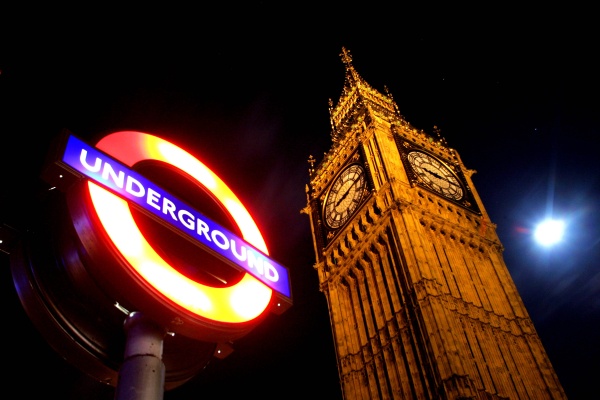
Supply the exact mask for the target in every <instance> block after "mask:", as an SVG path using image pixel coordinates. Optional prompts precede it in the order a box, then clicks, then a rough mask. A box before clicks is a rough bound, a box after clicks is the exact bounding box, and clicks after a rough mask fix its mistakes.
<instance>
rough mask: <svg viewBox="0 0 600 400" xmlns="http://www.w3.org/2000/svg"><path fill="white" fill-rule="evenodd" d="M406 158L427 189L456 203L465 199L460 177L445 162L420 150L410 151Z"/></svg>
mask: <svg viewBox="0 0 600 400" xmlns="http://www.w3.org/2000/svg"><path fill="white" fill-rule="evenodd" d="M406 158H407V160H408V162H409V163H410V165H411V167H412V169H413V171H414V172H415V174H416V176H417V177H418V179H419V180H420V181H421V182H423V183H424V184H425V185H426V186H427V187H429V188H431V189H432V190H434V191H436V192H437V193H439V194H441V195H442V196H444V197H447V198H449V199H452V200H455V201H460V200H462V199H463V198H464V197H465V189H464V187H463V185H462V184H461V183H460V180H459V179H458V176H457V175H456V174H455V173H454V172H453V171H452V169H450V167H448V166H447V165H446V164H445V163H444V162H443V161H441V160H439V159H438V158H436V157H434V156H432V155H430V154H428V153H425V152H422V151H419V150H412V151H409V152H408V154H407V155H406Z"/></svg>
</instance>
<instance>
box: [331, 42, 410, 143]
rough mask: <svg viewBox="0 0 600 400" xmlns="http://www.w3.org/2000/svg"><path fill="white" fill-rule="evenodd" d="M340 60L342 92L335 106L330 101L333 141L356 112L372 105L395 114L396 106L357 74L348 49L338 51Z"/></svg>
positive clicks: (354, 116) (336, 139) (388, 97)
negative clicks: (343, 73)
mask: <svg viewBox="0 0 600 400" xmlns="http://www.w3.org/2000/svg"><path fill="white" fill-rule="evenodd" d="M340 57H341V59H342V62H343V63H344V67H345V69H346V74H345V77H344V86H343V88H342V94H341V96H340V98H339V100H338V102H337V104H336V105H335V106H333V103H332V102H331V101H330V104H329V115H330V120H331V127H332V132H331V137H332V140H333V141H334V142H338V141H339V140H340V139H341V136H342V135H343V134H344V133H343V132H345V131H346V130H345V129H344V127H345V126H346V125H348V124H350V125H351V124H352V123H353V122H352V121H354V120H355V119H356V117H357V116H358V114H361V113H364V112H366V110H367V109H369V108H372V107H379V108H384V109H387V110H389V111H390V112H392V113H394V114H397V115H398V116H399V112H398V110H397V106H396V105H395V104H394V101H393V100H392V98H391V96H387V95H384V94H381V93H380V92H379V91H377V90H375V89H373V88H372V87H371V86H370V85H369V84H368V83H367V82H366V81H365V80H364V79H363V78H362V77H361V76H360V75H359V74H358V72H356V69H355V68H354V65H353V64H352V54H351V53H350V50H348V49H347V48H345V47H342V52H341V53H340Z"/></svg>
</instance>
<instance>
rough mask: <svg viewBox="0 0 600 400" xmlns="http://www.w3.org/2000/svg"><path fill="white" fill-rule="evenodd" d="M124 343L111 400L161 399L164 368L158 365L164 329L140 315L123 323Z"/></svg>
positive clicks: (160, 358) (133, 313) (129, 316)
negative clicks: (123, 353) (125, 336)
mask: <svg viewBox="0 0 600 400" xmlns="http://www.w3.org/2000/svg"><path fill="white" fill-rule="evenodd" d="M125 332H126V335H127V341H126V344H125V355H124V360H123V364H122V365H121V368H120V370H119V380H118V382H117V387H116V393H115V400H162V399H163V395H164V384H165V365H164V363H163V362H162V353H163V337H164V335H165V333H166V332H165V329H163V328H161V327H159V326H158V325H157V324H156V323H154V322H153V321H150V320H149V319H148V318H146V317H145V316H144V315H143V314H142V313H140V312H132V313H130V314H129V315H128V316H127V319H126V320H125Z"/></svg>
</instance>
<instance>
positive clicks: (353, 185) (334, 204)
mask: <svg viewBox="0 0 600 400" xmlns="http://www.w3.org/2000/svg"><path fill="white" fill-rule="evenodd" d="M365 188H366V180H365V170H364V169H363V168H362V167H361V166H360V165H357V164H354V165H351V166H350V167H348V168H346V169H345V170H344V171H343V172H342V173H341V174H340V175H339V176H338V177H337V179H336V180H335V182H334V183H333V186H331V189H329V193H328V194H327V200H325V209H324V213H325V221H326V222H327V225H329V227H331V228H339V227H340V226H342V225H343V224H344V223H345V222H346V221H347V220H348V219H349V218H350V217H351V216H352V214H353V213H354V211H355V210H356V209H357V208H358V206H359V205H360V202H361V200H362V198H363V196H364V194H365Z"/></svg>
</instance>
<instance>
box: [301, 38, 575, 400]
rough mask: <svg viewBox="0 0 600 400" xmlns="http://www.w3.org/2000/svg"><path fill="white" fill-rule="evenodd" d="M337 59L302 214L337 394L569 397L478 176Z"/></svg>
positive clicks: (345, 58) (346, 58) (347, 58)
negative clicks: (341, 76) (338, 82)
mask: <svg viewBox="0 0 600 400" xmlns="http://www.w3.org/2000/svg"><path fill="white" fill-rule="evenodd" d="M341 56H342V61H343V62H344V64H345V68H346V75H345V83H344V88H343V90H342V94H341V97H340V99H339V101H338V103H337V105H335V106H334V105H333V104H330V113H331V129H332V131H331V137H332V142H333V144H332V148H331V149H330V150H329V151H328V152H327V153H326V154H325V156H324V159H323V160H322V161H321V162H320V163H319V164H318V165H315V162H316V160H313V159H312V157H311V158H310V161H311V167H310V183H309V184H308V185H307V187H306V192H307V201H308V204H307V207H306V208H305V209H303V210H302V211H303V212H305V213H306V214H308V215H309V217H310V224H311V228H312V233H313V241H314V249H315V254H316V264H315V269H316V270H317V273H318V276H319V283H320V290H321V291H322V292H323V293H324V294H325V297H326V298H327V303H328V307H329V313H330V318H331V327H332V331H333V337H334V344H335V350H336V353H337V361H338V371H339V376H340V383H341V387H342V392H343V395H344V398H345V399H536V400H539V399H564V398H566V396H565V394H564V391H563V389H562V386H561V384H560V382H559V380H558V378H557V376H556V373H555V372H554V369H553V367H552V365H551V363H550V361H549V359H548V356H547V354H546V352H545V350H544V347H543V346H542V343H541V342H540V339H539V337H538V335H537V333H536V331H535V329H534V326H533V324H532V321H531V319H530V318H529V315H528V313H527V311H526V309H525V307H524V305H523V302H522V300H521V297H520V296H519V293H518V292H517V289H516V287H515V284H514V282H513V280H512V278H511V276H510V274H509V272H508V269H507V267H506V264H505V262H504V260H503V257H502V251H503V248H502V244H501V243H500V241H499V239H498V236H497V234H496V231H495V225H494V224H493V223H492V222H491V221H490V219H489V216H488V214H487V212H486V211H485V208H484V206H483V204H482V202H481V199H480V197H479V195H478V194H477V191H476V190H475V187H474V185H473V182H472V180H471V175H472V174H473V172H474V171H472V170H469V169H467V168H466V167H465V165H464V164H463V162H462V161H461V159H460V157H459V155H458V153H457V152H456V151H455V150H453V149H451V148H449V147H448V146H447V145H446V142H445V141H444V140H443V139H441V138H440V137H439V135H437V134H436V135H435V136H431V135H428V134H426V133H425V132H423V131H422V130H418V129H416V128H414V127H413V126H411V125H410V124H409V123H408V122H407V121H406V120H405V119H404V118H403V117H402V116H401V115H400V113H399V110H398V107H397V105H396V103H395V102H394V100H393V99H392V96H391V95H390V94H388V93H386V94H382V93H380V92H378V91H377V90H375V89H373V88H372V87H371V86H369V85H368V84H367V83H366V82H365V81H364V80H363V79H362V77H361V76H359V74H358V73H357V72H356V70H355V69H354V67H353V65H352V59H351V56H350V53H349V52H348V51H347V50H346V49H343V53H342V54H341Z"/></svg>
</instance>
